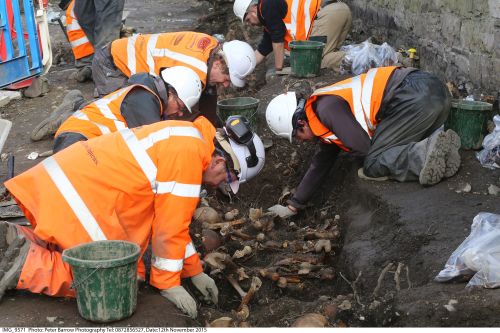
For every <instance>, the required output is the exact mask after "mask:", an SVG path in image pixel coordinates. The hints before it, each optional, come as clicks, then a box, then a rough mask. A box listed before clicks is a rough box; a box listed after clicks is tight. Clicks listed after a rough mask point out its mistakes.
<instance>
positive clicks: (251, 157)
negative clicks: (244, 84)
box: [215, 116, 266, 194]
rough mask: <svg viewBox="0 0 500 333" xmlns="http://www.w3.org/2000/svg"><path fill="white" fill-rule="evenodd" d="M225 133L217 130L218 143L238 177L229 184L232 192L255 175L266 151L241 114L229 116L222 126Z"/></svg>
mask: <svg viewBox="0 0 500 333" xmlns="http://www.w3.org/2000/svg"><path fill="white" fill-rule="evenodd" d="M224 131H225V135H223V134H221V133H220V132H217V133H216V134H215V139H216V141H217V142H218V145H219V146H220V147H221V148H222V149H223V150H224V151H225V152H226V153H227V155H229V157H228V156H227V155H226V156H225V157H226V158H231V160H232V162H233V169H234V171H235V172H236V173H237V174H238V179H237V180H235V181H233V182H232V183H230V184H229V186H230V187H231V190H232V192H233V193H235V194H236V193H237V192H238V189H239V187H240V184H241V183H245V182H247V181H249V180H250V179H252V178H253V177H255V176H256V175H257V174H259V172H260V171H261V170H262V168H263V167H264V163H265V161H266V153H265V149H264V145H263V144H262V140H261V139H260V138H259V136H258V135H257V134H255V133H254V132H253V131H252V130H251V129H250V126H249V124H248V120H247V119H246V118H245V117H242V116H230V117H229V118H228V119H227V120H226V125H225V127H224Z"/></svg>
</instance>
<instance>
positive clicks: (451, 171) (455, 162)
mask: <svg viewBox="0 0 500 333" xmlns="http://www.w3.org/2000/svg"><path fill="white" fill-rule="evenodd" d="M446 135H447V136H448V139H449V140H450V151H449V152H448V154H447V155H446V157H445V162H446V169H445V171H444V177H445V178H450V177H451V176H453V175H455V174H456V173H457V171H458V169H459V168H460V162H461V158H460V154H459V152H458V150H459V149H460V145H461V140H460V137H459V136H458V134H457V133H456V132H455V131H453V130H451V129H449V130H447V131H446Z"/></svg>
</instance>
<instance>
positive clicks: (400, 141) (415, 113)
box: [266, 67, 460, 217]
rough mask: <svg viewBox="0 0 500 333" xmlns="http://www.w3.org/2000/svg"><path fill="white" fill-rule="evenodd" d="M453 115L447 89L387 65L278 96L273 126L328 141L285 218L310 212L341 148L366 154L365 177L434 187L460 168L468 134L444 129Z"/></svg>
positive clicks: (282, 211) (271, 111) (426, 76)
mask: <svg viewBox="0 0 500 333" xmlns="http://www.w3.org/2000/svg"><path fill="white" fill-rule="evenodd" d="M449 110H450V96H449V92H448V89H447V88H446V86H445V85H444V84H443V83H442V82H441V81H440V80H439V79H438V78H437V77H436V76H434V75H432V74H430V73H427V72H423V71H419V70H416V69H414V68H398V67H381V68H373V69H371V70H369V71H368V73H366V74H362V75H359V76H356V77H353V78H350V79H347V80H344V81H341V82H338V83H335V84H332V85H330V86H327V87H323V88H320V89H317V90H316V91H315V92H314V93H313V94H312V96H310V97H309V98H308V99H307V100H305V99H299V100H297V97H296V95H295V93H294V92H288V93H286V94H282V95H279V96H277V97H275V98H274V99H273V100H272V101H271V102H270V103H269V105H268V107H267V110H266V119H267V124H268V126H269V127H270V129H271V130H272V131H273V132H274V133H275V134H277V135H279V136H282V137H285V138H287V139H289V140H290V142H291V141H292V138H294V137H295V138H297V139H298V140H300V141H312V140H318V141H320V142H321V143H320V150H319V151H318V152H317V153H316V154H315V155H314V157H313V159H312V162H311V165H310V167H309V169H308V170H307V172H306V174H305V176H304V178H303V179H302V181H301V182H300V184H299V186H298V187H297V190H296V192H295V193H294V195H293V197H292V198H291V200H289V201H288V206H286V207H285V206H280V205H276V206H273V207H272V209H271V210H273V211H275V212H276V213H278V214H279V215H280V216H282V217H286V216H291V215H294V214H296V213H297V211H298V210H300V209H303V208H304V207H305V205H306V203H307V202H308V201H309V200H310V198H311V197H312V196H313V194H314V193H315V192H316V191H317V189H318V188H319V187H320V185H321V184H322V182H323V179H324V177H326V175H327V174H328V172H329V170H330V168H331V166H332V165H333V163H334V162H335V160H336V158H337V155H338V153H339V151H340V150H344V151H346V152H350V153H354V154H358V155H360V156H364V158H365V160H364V166H363V168H362V169H360V170H359V172H358V174H359V175H360V177H361V178H365V179H366V178H371V179H377V178H378V180H382V179H387V178H390V179H394V180H397V181H401V182H403V181H419V182H420V183H421V184H422V185H433V184H436V183H438V182H439V181H441V179H443V178H446V177H451V176H453V175H454V174H455V173H456V172H457V171H458V168H459V166H460V155H459V153H458V149H459V148H460V137H458V135H457V134H456V133H455V132H453V131H452V130H448V131H447V132H446V133H445V132H440V131H437V130H438V129H439V128H440V127H441V126H442V125H443V123H444V121H445V120H446V118H447V116H448V112H449Z"/></svg>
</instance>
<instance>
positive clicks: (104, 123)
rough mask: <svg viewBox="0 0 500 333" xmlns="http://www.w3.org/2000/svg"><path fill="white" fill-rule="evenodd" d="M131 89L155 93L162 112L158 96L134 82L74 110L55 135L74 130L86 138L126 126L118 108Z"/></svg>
mask: <svg viewBox="0 0 500 333" xmlns="http://www.w3.org/2000/svg"><path fill="white" fill-rule="evenodd" d="M133 89H146V90H147V91H149V92H150V93H152V94H153V95H155V96H156V98H157V99H158V102H159V103H160V110H158V111H159V113H160V116H161V115H162V114H163V106H162V102H161V100H160V97H158V95H156V94H155V93H154V92H153V91H152V90H150V89H149V88H148V87H146V86H143V85H139V84H134V85H131V86H128V87H125V88H121V89H119V90H117V91H115V92H113V93H111V94H109V95H106V96H104V97H103V98H101V99H98V100H97V101H95V102H93V103H91V104H89V105H87V106H85V107H84V108H83V109H81V110H78V111H76V112H75V113H73V114H72V115H71V117H69V118H68V119H66V120H65V121H64V122H63V123H62V124H61V126H60V127H59V129H58V130H57V132H56V134H55V136H58V135H59V134H61V133H64V132H74V133H80V134H81V135H83V136H85V137H86V138H87V139H90V138H95V137H96V136H101V135H103V134H108V133H112V132H116V131H119V130H121V129H123V128H127V127H128V125H127V122H126V121H125V118H124V117H123V115H122V113H121V109H120V108H121V105H122V102H123V100H124V99H125V97H126V96H127V95H128V94H129V93H130V92H131V91H132V90H133Z"/></svg>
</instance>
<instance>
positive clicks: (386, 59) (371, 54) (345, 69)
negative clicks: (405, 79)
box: [340, 39, 398, 75]
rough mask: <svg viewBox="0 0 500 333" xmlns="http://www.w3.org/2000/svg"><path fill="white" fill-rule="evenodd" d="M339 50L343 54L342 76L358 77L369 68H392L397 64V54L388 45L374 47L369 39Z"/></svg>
mask: <svg viewBox="0 0 500 333" xmlns="http://www.w3.org/2000/svg"><path fill="white" fill-rule="evenodd" d="M340 50H341V51H344V52H345V56H344V59H342V64H341V72H342V73H343V74H348V73H352V74H355V75H359V74H362V73H366V72H367V71H368V70H369V69H370V68H375V67H384V66H393V65H394V64H396V63H397V62H398V56H397V53H396V51H395V50H394V49H393V48H392V47H391V46H390V45H389V44H387V43H384V44H382V45H376V44H373V43H371V42H370V39H367V40H365V41H364V42H363V43H361V44H353V45H346V46H343V47H341V49H340Z"/></svg>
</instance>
